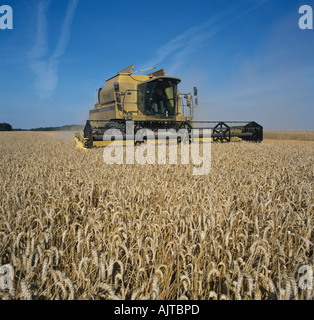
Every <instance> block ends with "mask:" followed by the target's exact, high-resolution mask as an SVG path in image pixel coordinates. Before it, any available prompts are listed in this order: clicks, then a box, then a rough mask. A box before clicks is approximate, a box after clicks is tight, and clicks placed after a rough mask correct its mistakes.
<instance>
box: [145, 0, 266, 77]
mask: <svg viewBox="0 0 314 320" xmlns="http://www.w3.org/2000/svg"><path fill="white" fill-rule="evenodd" d="M267 1H268V0H260V1H258V2H256V3H255V4H254V5H253V6H251V7H245V8H244V9H243V10H242V11H240V13H239V14H238V15H235V12H239V8H238V5H237V7H228V9H225V10H224V11H222V12H219V13H217V14H215V15H213V16H212V17H211V18H210V19H208V20H207V21H205V22H203V23H201V24H199V25H196V26H193V27H191V28H189V29H187V30H185V31H183V32H182V33H181V34H179V35H178V36H177V37H175V38H174V39H172V40H170V41H169V42H167V43H166V44H164V45H162V46H161V47H160V48H158V49H157V52H156V55H155V56H154V57H153V58H152V59H150V60H148V61H147V62H146V63H144V64H143V66H142V67H151V66H158V65H159V64H160V63H162V62H163V63H164V64H167V71H168V73H169V74H172V73H176V72H177V71H178V70H180V68H181V67H182V66H183V65H184V64H186V63H187V62H188V61H189V59H190V58H191V56H192V55H193V54H195V53H196V52H197V51H198V50H200V48H201V47H202V46H203V45H204V44H207V40H209V39H210V38H211V37H213V36H214V35H216V34H217V33H219V32H220V31H222V30H223V29H225V28H226V27H228V26H230V25H231V24H233V23H235V22H237V21H239V20H240V19H243V17H245V16H247V15H248V14H250V13H252V12H253V11H255V10H256V9H257V8H259V7H260V6H262V5H263V4H265V3H266V2H267Z"/></svg>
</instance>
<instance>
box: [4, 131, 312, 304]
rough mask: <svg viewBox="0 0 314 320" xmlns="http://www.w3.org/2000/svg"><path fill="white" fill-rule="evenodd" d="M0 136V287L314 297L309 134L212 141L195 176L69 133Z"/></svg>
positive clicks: (152, 295)
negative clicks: (206, 161)
mask: <svg viewBox="0 0 314 320" xmlns="http://www.w3.org/2000/svg"><path fill="white" fill-rule="evenodd" d="M69 137H70V139H69ZM0 141H1V144H0V158H1V164H0V177H1V184H0V266H2V265H6V266H7V267H8V268H9V269H10V270H11V272H12V274H13V283H12V286H11V288H5V289H1V288H0V298H1V299H35V300H36V299H47V300H53V299H78V300H83V299H84V300H87V299H134V300H140V299H149V300H153V299H157V300H159V299H163V300H178V299H184V300H186V299H193V300H208V299H214V300H216V299H217V300H229V299H230V300H234V299H237V300H240V299H247V300H250V299H256V300H261V299H262V300H264V299H282V300H283V299H285V300H289V299H301V300H312V299H313V290H304V289H302V288H300V284H299V281H300V278H301V276H302V275H301V274H300V273H299V270H300V267H302V266H304V265H307V266H311V267H313V262H314V261H313V240H314V239H313V191H312V183H313V159H314V144H313V143H310V142H309V143H299V142H298V141H294V142H289V143H281V142H280V141H275V142H274V141H272V142H267V141H265V142H263V143H261V144H255V143H245V142H243V143H242V142H241V143H231V144H213V145H212V169H211V172H210V174H209V175H206V176H193V175H192V174H191V171H190V170H189V169H190V168H189V165H143V166H142V165H106V164H105V163H104V161H103V159H102V149H93V150H88V151H84V150H80V149H77V148H76V147H75V145H74V141H73V139H72V136H71V134H69V136H62V134H60V133H59V134H54V133H37V132H32V133H31V132H12V133H1V134H0ZM0 277H1V274H0Z"/></svg>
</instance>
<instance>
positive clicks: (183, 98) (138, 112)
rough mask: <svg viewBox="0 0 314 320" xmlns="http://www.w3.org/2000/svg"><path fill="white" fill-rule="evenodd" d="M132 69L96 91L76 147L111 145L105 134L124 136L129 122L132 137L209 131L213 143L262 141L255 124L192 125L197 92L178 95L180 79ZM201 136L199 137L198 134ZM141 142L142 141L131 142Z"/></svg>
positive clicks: (198, 122) (260, 131)
mask: <svg viewBox="0 0 314 320" xmlns="http://www.w3.org/2000/svg"><path fill="white" fill-rule="evenodd" d="M133 69H134V65H131V66H129V67H127V68H125V69H123V70H121V71H120V72H118V73H117V74H116V75H115V76H113V77H111V78H109V79H108V80H107V81H106V83H105V85H104V87H101V88H99V89H97V91H96V99H95V100H96V101H95V106H94V108H93V109H92V110H90V111H89V120H87V122H86V126H85V128H84V132H83V134H76V135H75V140H76V143H77V145H78V146H81V147H84V148H92V147H95V146H105V145H108V144H110V143H111V137H107V138H106V135H105V133H106V132H108V131H107V130H109V129H118V130H120V131H121V133H122V136H123V137H124V138H125V136H126V123H127V121H132V124H133V126H134V133H135V134H136V131H137V130H139V129H150V130H152V131H153V132H155V133H156V135H157V132H158V130H159V129H172V131H173V129H174V130H176V131H178V130H180V129H187V130H188V132H189V134H191V131H192V129H200V131H202V129H212V139H213V140H214V141H221V142H224V141H232V140H234V138H237V139H240V140H241V139H242V140H247V141H262V137H263V128H262V127H261V126H260V125H258V124H256V123H255V122H244V123H243V122H236V123H235V124H236V126H230V124H231V123H228V122H221V121H219V122H217V121H216V122H215V121H194V120H193V117H194V108H195V107H196V106H197V104H198V97H197V88H196V87H194V91H193V95H192V94H191V93H180V92H179V90H178V84H179V83H180V82H181V80H180V79H179V78H175V77H170V76H166V73H165V70H164V69H161V70H158V71H155V72H152V73H149V74H147V75H139V74H137V73H139V72H140V71H146V70H150V69H146V70H140V71H136V72H133ZM200 136H201V134H200ZM134 142H141V141H134Z"/></svg>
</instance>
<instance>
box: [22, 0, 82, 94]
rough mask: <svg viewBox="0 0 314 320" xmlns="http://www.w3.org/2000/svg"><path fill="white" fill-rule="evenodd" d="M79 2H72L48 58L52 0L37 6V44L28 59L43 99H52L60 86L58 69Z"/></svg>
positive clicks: (71, 0) (72, 0)
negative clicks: (53, 48) (48, 19)
mask: <svg viewBox="0 0 314 320" xmlns="http://www.w3.org/2000/svg"><path fill="white" fill-rule="evenodd" d="M78 2H79V0H70V2H69V5H68V7H67V11H66V15H65V18H64V20H63V24H62V28H61V33H60V37H59V40H58V43H57V46H56V49H55V51H54V53H53V54H52V55H51V56H50V57H46V56H47V52H48V47H47V40H48V39H47V25H48V21H47V12H48V9H49V6H50V4H51V0H46V1H41V2H39V3H38V6H37V17H36V18H37V27H36V36H35V43H34V46H33V48H32V49H31V50H30V52H29V55H28V58H29V63H30V67H31V69H32V70H33V72H34V74H35V76H36V80H35V86H36V89H37V90H38V95H39V97H40V98H41V99H47V98H49V97H51V95H52V94H53V92H54V90H55V89H56V87H57V84H58V67H59V63H60V59H61V57H62V56H63V55H64V53H65V51H66V48H67V46H68V43H69V40H70V36H71V28H72V22H73V18H74V14H75V10H76V7H77V5H78Z"/></svg>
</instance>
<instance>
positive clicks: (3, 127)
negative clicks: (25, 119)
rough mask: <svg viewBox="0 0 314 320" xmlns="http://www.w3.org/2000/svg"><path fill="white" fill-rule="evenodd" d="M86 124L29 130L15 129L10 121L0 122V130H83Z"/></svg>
mask: <svg viewBox="0 0 314 320" xmlns="http://www.w3.org/2000/svg"><path fill="white" fill-rule="evenodd" d="M83 129H84V126H82V125H78V124H72V125H66V126H62V127H40V128H33V129H29V130H25V129H13V128H12V126H11V125H10V124H9V123H0V131H81V130H83Z"/></svg>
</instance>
